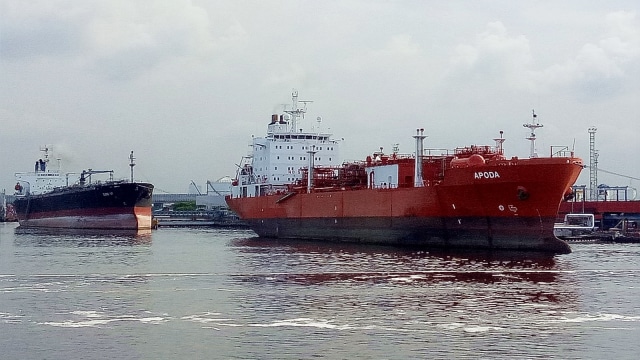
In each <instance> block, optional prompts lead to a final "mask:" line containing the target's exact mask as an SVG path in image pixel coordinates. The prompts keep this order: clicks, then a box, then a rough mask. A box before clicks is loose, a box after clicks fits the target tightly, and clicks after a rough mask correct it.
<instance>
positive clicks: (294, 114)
mask: <svg viewBox="0 0 640 360" xmlns="http://www.w3.org/2000/svg"><path fill="white" fill-rule="evenodd" d="M291 97H292V102H293V105H292V106H291V110H284V112H285V113H287V114H289V115H291V129H290V130H289V131H290V132H298V129H297V127H298V118H299V117H303V118H304V114H305V113H306V112H307V103H310V102H313V101H309V100H300V102H301V103H303V104H304V107H303V108H301V109H298V90H295V89H294V90H293V92H292V93H291Z"/></svg>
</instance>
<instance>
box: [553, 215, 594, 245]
mask: <svg viewBox="0 0 640 360" xmlns="http://www.w3.org/2000/svg"><path fill="white" fill-rule="evenodd" d="M595 231H596V223H595V216H593V214H566V215H565V216H564V221H563V222H561V223H556V224H554V225H553V233H554V235H555V236H556V237H558V238H560V239H569V238H576V237H585V236H591V235H593V234H594V232H595Z"/></svg>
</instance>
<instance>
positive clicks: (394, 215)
mask: <svg viewBox="0 0 640 360" xmlns="http://www.w3.org/2000/svg"><path fill="white" fill-rule="evenodd" d="M581 169H582V167H581V161H579V159H575V158H540V159H538V158H535V159H524V160H517V159H512V160H502V161H498V162H495V163H493V164H491V165H484V164H483V165H478V166H470V167H464V168H450V169H447V170H446V175H445V176H444V180H443V181H438V182H433V183H429V182H427V185H429V186H425V187H405V188H394V189H359V190H348V189H345V190H332V191H317V190H316V191H315V192H311V193H291V194H287V195H285V194H275V195H265V196H257V197H233V198H232V197H229V198H227V203H228V204H229V206H230V207H231V209H232V210H234V211H235V212H236V213H237V214H238V215H239V216H240V218H242V219H243V220H245V221H247V222H248V223H249V224H250V225H251V226H252V228H253V229H254V230H255V231H256V233H257V234H258V235H260V236H265V237H286V238H311V239H326V240H334V241H349V242H368V243H387V244H410V245H423V246H444V247H469V248H491V249H517V250H538V251H548V252H553V253H567V252H570V249H569V247H568V245H567V244H566V243H564V242H562V241H560V240H558V239H557V238H555V236H554V235H553V224H554V221H555V219H556V214H557V212H558V206H559V204H560V202H561V200H562V199H563V197H564V196H565V195H566V191H567V189H569V188H570V186H571V185H572V184H573V183H574V182H575V180H576V179H577V177H578V175H579V173H580V171H581ZM479 174H480V175H479ZM487 175H490V176H487Z"/></svg>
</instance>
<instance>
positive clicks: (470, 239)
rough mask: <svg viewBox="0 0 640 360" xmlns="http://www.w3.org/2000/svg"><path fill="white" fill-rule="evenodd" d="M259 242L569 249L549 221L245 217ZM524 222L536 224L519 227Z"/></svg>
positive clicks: (532, 249)
mask: <svg viewBox="0 0 640 360" xmlns="http://www.w3.org/2000/svg"><path fill="white" fill-rule="evenodd" d="M245 221H246V222H247V223H248V224H249V227H250V228H251V229H252V230H253V231H254V232H255V233H256V234H257V235H258V236H260V237H262V238H279V239H304V240H315V241H332V242H348V243H365V244H379V245H395V246H412V247H413V246H415V247H425V248H430V247H433V248H466V249H495V250H526V251H540V252H549V253H555V254H568V253H570V252H571V248H570V247H569V245H568V244H567V243H566V242H564V241H562V240H560V239H558V238H556V237H555V236H554V235H553V234H545V233H543V232H541V231H540V228H541V227H542V226H543V225H542V224H541V222H543V223H553V221H554V218H547V219H539V218H518V219H501V218H464V219H459V218H455V219H451V218H449V219H443V218H335V219H328V218H316V219H309V218H305V219H251V220H245ZM524 223H529V224H531V223H538V224H539V226H535V227H534V228H533V229H532V228H525V229H523V228H522V225H523V224H524Z"/></svg>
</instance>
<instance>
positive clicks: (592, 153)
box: [589, 126, 598, 201]
mask: <svg viewBox="0 0 640 360" xmlns="http://www.w3.org/2000/svg"><path fill="white" fill-rule="evenodd" d="M596 130H598V129H596V127H595V126H592V127H590V128H589V188H590V189H589V190H590V191H589V192H590V193H589V196H590V200H592V201H595V200H596V199H597V198H598V151H597V150H596Z"/></svg>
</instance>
